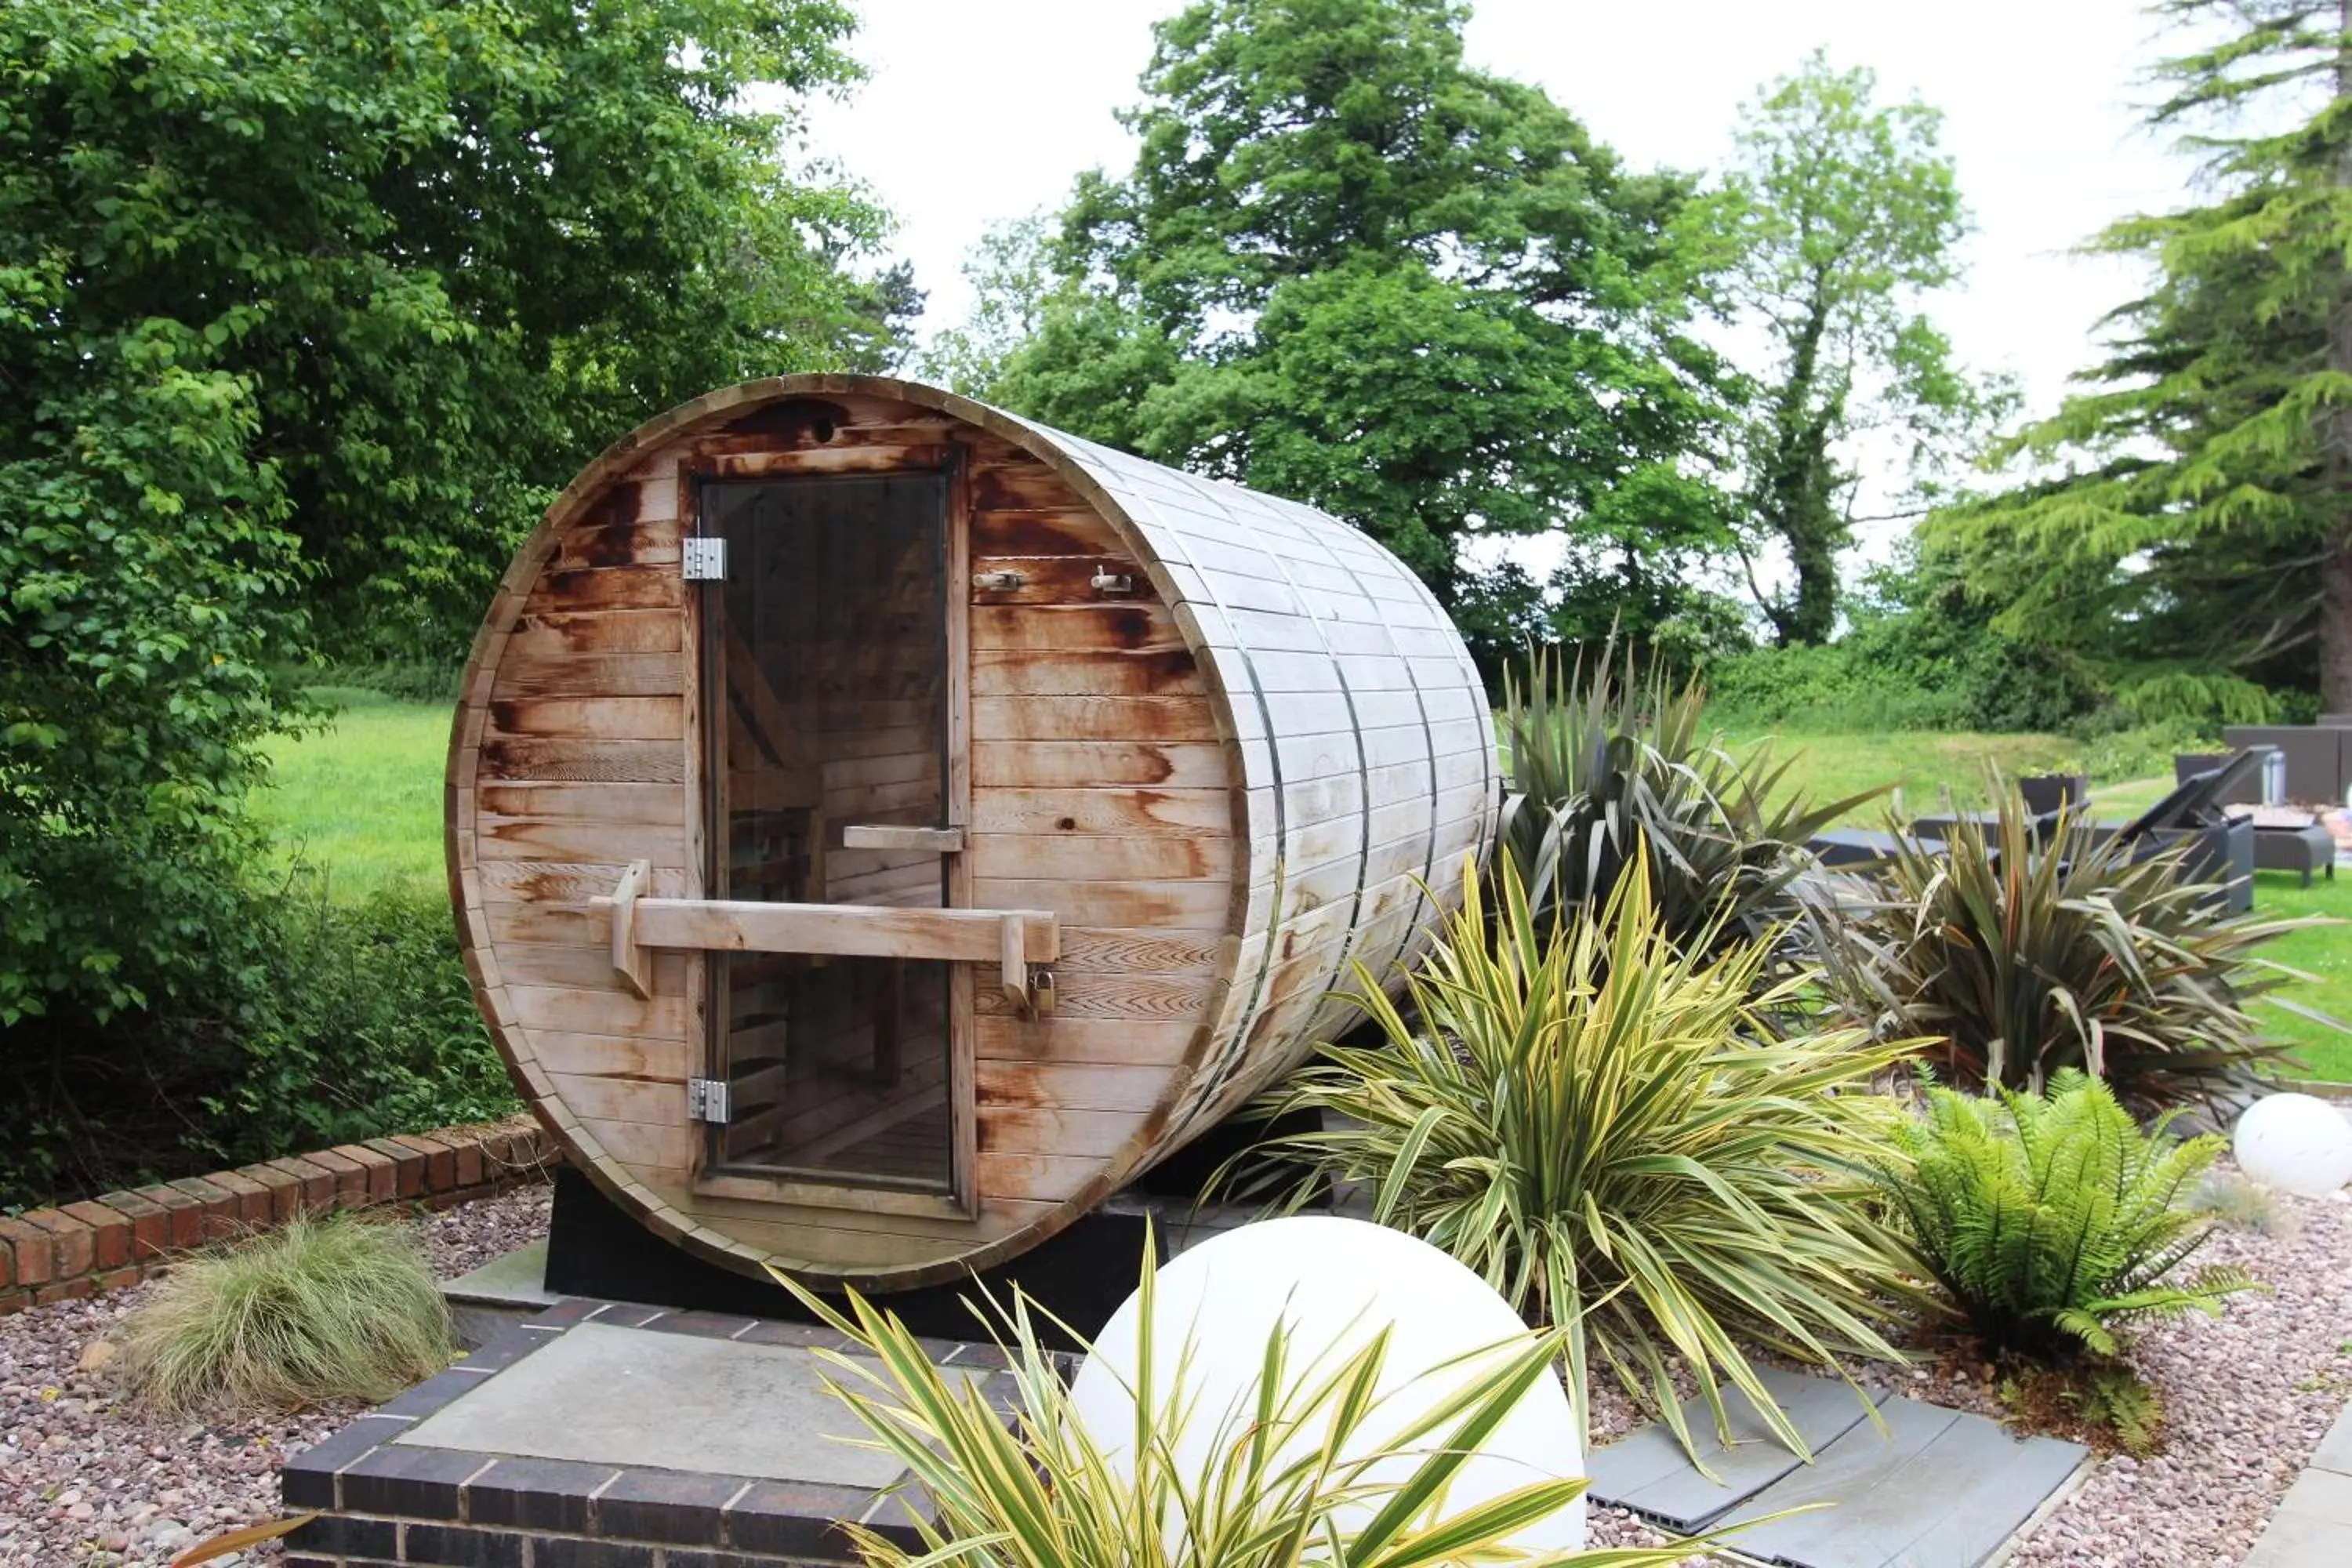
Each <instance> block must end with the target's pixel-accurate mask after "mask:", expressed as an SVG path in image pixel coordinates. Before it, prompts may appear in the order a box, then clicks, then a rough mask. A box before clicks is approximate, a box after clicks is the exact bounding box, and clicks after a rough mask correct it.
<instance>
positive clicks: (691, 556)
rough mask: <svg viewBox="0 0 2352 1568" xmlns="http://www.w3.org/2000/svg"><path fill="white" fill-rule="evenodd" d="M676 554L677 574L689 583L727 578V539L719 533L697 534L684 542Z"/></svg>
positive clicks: (710, 581) (712, 581) (724, 579)
mask: <svg viewBox="0 0 2352 1568" xmlns="http://www.w3.org/2000/svg"><path fill="white" fill-rule="evenodd" d="M685 546H686V547H685V550H684V551H683V552H681V553H680V555H679V556H678V565H679V574H680V575H682V576H684V577H685V579H686V580H687V581H688V582H689V583H723V582H725V581H726V580H727V541H726V539H725V538H724V537H723V536H719V535H708V536H706V535H701V534H697V535H695V536H693V537H691V538H689V539H688V540H686V541H685Z"/></svg>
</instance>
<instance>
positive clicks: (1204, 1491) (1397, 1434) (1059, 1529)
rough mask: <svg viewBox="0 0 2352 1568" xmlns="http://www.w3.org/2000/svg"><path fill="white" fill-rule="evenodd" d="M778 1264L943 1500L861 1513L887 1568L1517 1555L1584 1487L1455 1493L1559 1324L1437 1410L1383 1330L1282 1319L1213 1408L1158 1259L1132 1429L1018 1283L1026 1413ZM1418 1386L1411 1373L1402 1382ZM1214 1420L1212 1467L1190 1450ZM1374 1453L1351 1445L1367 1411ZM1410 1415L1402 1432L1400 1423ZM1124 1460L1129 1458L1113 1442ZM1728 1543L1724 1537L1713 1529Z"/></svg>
mask: <svg viewBox="0 0 2352 1568" xmlns="http://www.w3.org/2000/svg"><path fill="white" fill-rule="evenodd" d="M776 1278H777V1279H779V1280H780V1281H782V1283H783V1284H784V1285H785V1286H787V1287H788V1288H790V1289H793V1292H794V1293H795V1294H796V1295H798V1296H799V1297H800V1299H801V1300H803V1302H804V1303H806V1304H807V1305H808V1306H810V1307H811V1308H812V1309H814V1310H815V1311H816V1312H817V1313H819V1314H820V1315H821V1316H822V1317H824V1320H825V1321H827V1322H829V1323H830V1324H831V1325H832V1326H833V1327H834V1328H835V1329H836V1330H837V1331H840V1332H842V1333H843V1334H845V1336H847V1337H848V1339H849V1340H850V1341H851V1342H852V1347H851V1348H852V1349H853V1350H854V1351H855V1352H857V1353H855V1354H850V1355H841V1354H835V1353H834V1352H829V1351H820V1352H817V1353H818V1354H819V1355H820V1356H821V1357H823V1358H824V1361H825V1362H826V1363H829V1365H830V1367H831V1369H832V1371H833V1372H834V1373H836V1374H837V1379H836V1381H835V1383H834V1389H835V1393H836V1394H838V1395H839V1396H840V1397H841V1398H842V1400H843V1401H844V1402H845V1404H846V1405H848V1406H849V1408H850V1410H851V1411H852V1412H854V1413H855V1414H856V1417H857V1419H858V1420H859V1422H860V1423H861V1424H862V1425H863V1426H865V1427H866V1432H867V1433H868V1434H869V1436H868V1437H867V1439H866V1442H867V1443H868V1444H869V1446H871V1447H876V1448H878V1449H880V1450H881V1451H883V1452H885V1453H887V1454H888V1455H890V1456H891V1457H892V1458H894V1459H895V1460H896V1461H897V1462H898V1463H899V1464H900V1465H903V1466H904V1467H905V1468H906V1469H907V1471H908V1475H909V1476H910V1477H911V1478H912V1479H913V1480H914V1481H915V1482H916V1483H918V1484H919V1486H920V1487H921V1489H922V1491H923V1493H924V1495H925V1497H926V1498H927V1499H928V1500H929V1502H930V1504H931V1507H930V1508H929V1509H928V1510H924V1509H916V1510H909V1511H910V1512H912V1513H913V1515H914V1518H915V1525H914V1530H915V1533H916V1535H917V1537H918V1538H919V1540H920V1542H921V1546H920V1548H919V1549H917V1548H913V1547H909V1546H906V1545H902V1544H901V1543H900V1542H898V1541H894V1540H892V1539H891V1538H890V1537H888V1536H885V1535H882V1534H880V1533H878V1532H877V1531H874V1530H872V1529H869V1528H867V1527H866V1526H865V1525H862V1524H855V1523H851V1524H845V1525H844V1526H843V1529H844V1530H845V1531H846V1532H847V1533H848V1535H849V1537H850V1539H851V1541H852V1542H854V1543H855V1545H856V1549H857V1552H858V1555H859V1557H860V1558H861V1559H862V1560H863V1561H864V1562H865V1563H867V1564H869V1565H870V1568H919V1565H924V1568H928V1565H929V1564H948V1565H952V1568H1299V1564H1301V1563H1313V1564H1316V1565H1318V1568H1417V1565H1419V1564H1423V1563H1481V1562H1497V1561H1504V1560H1506V1558H1507V1553H1506V1552H1502V1551H1501V1550H1499V1549H1498V1543H1499V1542H1502V1541H1504V1540H1506V1539H1507V1538H1508V1537H1509V1536H1511V1535H1512V1534H1514V1533H1515V1532H1517V1531H1519V1530H1521V1529H1523V1528H1525V1527H1526V1526H1527V1525H1528V1524H1530V1523H1532V1522H1534V1521H1537V1520H1539V1519H1543V1518H1546V1517H1548V1516H1549V1515H1550V1514H1552V1513H1554V1512H1556V1511H1558V1510H1560V1509H1562V1508H1566V1507H1568V1506H1570V1505H1571V1504H1573V1503H1574V1502H1575V1501H1576V1500H1577V1499H1578V1498H1580V1497H1581V1496H1582V1495H1583V1493H1584V1490H1585V1489H1586V1487H1587V1486H1588V1485H1589V1483H1588V1482H1586V1481H1585V1480H1583V1479H1566V1480H1537V1481H1532V1482H1530V1483H1528V1485H1526V1486H1523V1487H1520V1488H1517V1489H1515V1490H1513V1491H1510V1492H1507V1493H1505V1494H1503V1495H1502V1496H1500V1497H1496V1498H1493V1499H1490V1500H1486V1501H1484V1502H1480V1503H1475V1504H1470V1505H1466V1506H1459V1507H1456V1506H1452V1505H1449V1503H1448V1501H1447V1499H1446V1489H1447V1487H1448V1485H1449V1484H1450V1483H1451V1481H1452V1480H1453V1479H1454V1476H1455V1474H1456V1472H1457V1471H1459V1469H1460V1468H1461V1467H1462V1465H1463V1464H1464V1463H1465V1461H1466V1460H1467V1459H1469V1458H1471V1457H1472V1456H1473V1455H1474V1454H1475V1451H1476V1450H1477V1447H1478V1446H1479V1443H1480V1441H1481V1439H1482V1438H1483V1437H1484V1436H1485V1435H1486V1433H1488V1432H1490V1431H1492V1430H1493V1429H1494V1427H1495V1426H1496V1425H1498V1424H1499V1423H1500V1422H1501V1420H1502V1418H1503V1417H1504V1416H1505V1415H1507V1414H1508V1413H1509V1411H1510V1410H1511V1408H1512V1407H1513V1406H1514V1405H1516V1404H1517V1402H1518V1399H1519V1397H1520V1395H1521V1394H1524V1393H1525V1392H1526V1391H1527V1390H1528V1389H1529V1388H1531V1387H1533V1386H1534V1385H1535V1384H1536V1382H1537V1380H1538V1379H1540V1378H1545V1377H1549V1376H1552V1375H1553V1373H1552V1371H1551V1365H1552V1363H1553V1362H1554V1361H1555V1360H1556V1358H1557V1357H1558V1355H1559V1336H1558V1335H1557V1334H1556V1333H1553V1334H1536V1335H1530V1336H1528V1339H1527V1340H1526V1341H1525V1342H1523V1343H1522V1344H1520V1345H1519V1346H1517V1348H1516V1350H1513V1349H1511V1347H1497V1349H1498V1351H1503V1352H1506V1353H1503V1354H1501V1355H1498V1356H1497V1357H1496V1358H1495V1359H1493V1360H1492V1361H1491V1362H1488V1363H1482V1365H1481V1367H1480V1370H1479V1373H1478V1375H1477V1376H1476V1377H1475V1379H1474V1380H1472V1381H1471V1382H1470V1383H1469V1384H1468V1386H1467V1387H1465V1389H1464V1390H1463V1391H1462V1393H1460V1394H1458V1395H1456V1396H1454V1398H1452V1399H1449V1400H1446V1401H1444V1402H1440V1403H1437V1404H1435V1405H1434V1406H1433V1408H1432V1409H1431V1410H1429V1411H1428V1412H1427V1413H1426V1414H1423V1415H1405V1414H1404V1413H1403V1412H1398V1413H1396V1415H1391V1414H1390V1413H1389V1408H1388V1407H1389V1406H1390V1405H1391V1402H1392V1401H1393V1400H1394V1398H1395V1397H1396V1394H1395V1391H1390V1392H1386V1393H1381V1392H1376V1390H1378V1387H1379V1384H1380V1380H1381V1371H1382V1369H1383V1367H1384V1366H1385V1365H1386V1363H1387V1357H1388V1336H1387V1334H1386V1332H1385V1331H1383V1332H1381V1333H1379V1334H1376V1335H1374V1336H1372V1337H1371V1338H1370V1340H1369V1341H1368V1342H1366V1343H1365V1344H1364V1345H1363V1346H1361V1347H1360V1349H1358V1350H1356V1351H1355V1352H1353V1353H1352V1354H1350V1355H1349V1356H1348V1357H1346V1358H1345V1359H1344V1360H1341V1361H1338V1362H1337V1363H1336V1364H1334V1358H1328V1357H1326V1358H1323V1359H1322V1360H1320V1361H1317V1360H1314V1359H1311V1358H1302V1357H1301V1356H1300V1355H1299V1354H1298V1353H1297V1347H1296V1346H1294V1345H1293V1344H1292V1343H1291V1336H1290V1335H1289V1334H1288V1332H1287V1331H1286V1330H1285V1329H1284V1328H1283V1327H1282V1326H1280V1325H1276V1328H1275V1329H1274V1330H1273V1331H1272V1332H1271V1333H1269V1334H1268V1335H1267V1338H1266V1343H1265V1353H1264V1355H1263V1357H1261V1358H1260V1364H1261V1366H1262V1368H1263V1371H1262V1372H1261V1373H1260V1375H1259V1378H1258V1380H1257V1383H1256V1384H1255V1388H1254V1390H1253V1391H1252V1392H1251V1394H1250V1396H1249V1397H1247V1398H1245V1399H1244V1400H1243V1401H1242V1402H1241V1405H1240V1408H1237V1409H1235V1410H1233V1411H1230V1412H1223V1411H1210V1410H1204V1409H1202V1408H1201V1407H1200V1405H1199V1402H1198V1400H1197V1398H1195V1397H1194V1396H1193V1390H1194V1388H1195V1386H1196V1382H1195V1380H1194V1379H1193V1378H1192V1375H1191V1373H1190V1371H1189V1369H1190V1367H1191V1365H1192V1356H1191V1353H1190V1347H1189V1346H1167V1345H1158V1344H1155V1343H1154V1335H1153V1333H1152V1331H1151V1327H1150V1325H1151V1323H1152V1300H1153V1291H1152V1270H1151V1266H1150V1254H1149V1253H1147V1254H1146V1258H1145V1266H1144V1269H1143V1278H1142V1286H1141V1294H1142V1303H1141V1312H1140V1317H1139V1322H1140V1325H1141V1326H1140V1327H1139V1331H1138V1333H1137V1336H1136V1337H1137V1345H1136V1352H1137V1353H1136V1363H1137V1364H1136V1368H1135V1380H1134V1384H1133V1385H1132V1387H1131V1388H1130V1390H1129V1392H1130V1393H1132V1394H1134V1396H1135V1403H1136V1408H1137V1419H1136V1424H1135V1426H1134V1427H1133V1428H1132V1429H1131V1430H1130V1429H1122V1430H1121V1431H1119V1432H1118V1433H1107V1434H1096V1433H1091V1432H1089V1431H1088V1430H1087V1427H1086V1425H1085V1423H1084V1422H1083V1421H1082V1420H1080V1418H1079V1416H1078V1414H1077V1412H1076V1408H1075V1407H1074V1405H1073V1402H1072V1400H1071V1396H1070V1390H1069V1386H1068V1384H1066V1382H1065V1381H1064V1380H1063V1376H1062V1373H1061V1372H1060V1371H1059V1369H1058V1368H1057V1367H1056V1366H1055V1362H1054V1359H1053V1357H1052V1356H1051V1355H1050V1354H1049V1353H1048V1352H1045V1350H1044V1349H1043V1348H1042V1347H1041V1346H1040V1345H1039V1343H1038V1340H1037V1336H1036V1333H1035V1331H1034V1328H1033V1323H1032V1319H1031V1316H1030V1310H1029V1307H1028V1304H1027V1303H1026V1301H1025V1300H1023V1299H1022V1298H1021V1297H1020V1296H1018V1295H1017V1294H1016V1295H1015V1297H1014V1298H1013V1305H1012V1307H1011V1308H1010V1309H1009V1310H1002V1309H1000V1310H997V1311H996V1312H995V1314H994V1316H995V1319H996V1321H997V1323H998V1324H999V1325H1001V1327H1000V1329H999V1334H998V1337H999V1340H1000V1342H1002V1343H1003V1344H1004V1345H1005V1347H1006V1349H1007V1351H1008V1352H1009V1354H1008V1359H1009V1361H1010V1362H1011V1365H1012V1376H1013V1384H1014V1394H1013V1420H1012V1421H1010V1422H1008V1421H1006V1420H1005V1419H1004V1418H1003V1416H1002V1415H999V1414H998V1413H997V1411H996V1410H995V1409H994V1408H992V1406H991V1405H990V1404H989V1403H988V1402H987V1400H985V1399H984V1398H982V1396H981V1395H980V1394H978V1393H977V1392H976V1391H974V1390H972V1389H971V1388H969V1387H967V1386H966V1385H965V1384H963V1383H962V1382H961V1380H960V1379H956V1380H951V1379H950V1376H949V1375H948V1374H944V1373H941V1372H940V1370H939V1368H938V1367H936V1366H935V1365H933V1364H932V1361H931V1357H930V1355H929V1352H926V1351H925V1350H924V1348H923V1345H922V1342H920V1341H919V1340H917V1339H916V1338H915V1336H914V1335H913V1334H912V1333H910V1332H908V1330H907V1327H906V1325H905V1324H904V1323H902V1322H900V1321H898V1317H897V1316H896V1315H895V1314H893V1313H889V1312H886V1311H883V1310H879V1309H877V1308H876V1307H875V1306H874V1305H873V1304H872V1303H870V1302H868V1301H867V1300H865V1299H864V1298H863V1297H861V1296H859V1295H857V1294H856V1292H854V1291H853V1292H851V1293H850V1295H849V1315H847V1316H844V1315H843V1314H842V1313H839V1312H836V1311H835V1310H833V1309H832V1308H831V1307H829V1306H827V1305H826V1304H825V1303H824V1301H823V1300H821V1299H819V1298H817V1297H815V1296H813V1295H810V1294H808V1293H807V1292H806V1291H804V1290H803V1289H801V1288H800V1286H799V1285H798V1284H797V1283H796V1282H795V1281H794V1280H793V1279H791V1278H789V1277H788V1276H786V1275H784V1274H782V1273H777V1274H776ZM1403 1387H1404V1388H1405V1389H1407V1390H1409V1389H1411V1387H1412V1384H1404V1385H1403ZM1211 1419H1214V1420H1215V1421H1216V1422H1217V1423H1218V1424H1217V1426H1215V1427H1214V1428H1213V1436H1211V1437H1210V1438H1209V1440H1208V1442H1207V1444H1206V1445H1205V1452H1206V1454H1207V1456H1208V1459H1207V1462H1206V1463H1205V1464H1202V1465H1199V1466H1197V1467H1196V1466H1195V1465H1194V1464H1191V1463H1187V1462H1185V1460H1184V1459H1182V1458H1180V1457H1179V1453H1180V1450H1179V1444H1178V1438H1179V1436H1180V1434H1183V1435H1184V1436H1187V1437H1188V1438H1189V1441H1188V1442H1187V1443H1186V1444H1185V1445H1184V1448H1185V1451H1187V1452H1189V1451H1191V1450H1192V1445H1193V1444H1195V1443H1198V1442H1199V1441H1200V1437H1201V1432H1200V1427H1201V1426H1202V1423H1203V1422H1206V1421H1208V1420H1211ZM1367 1426H1370V1427H1371V1428H1372V1429H1374V1430H1381V1431H1382V1432H1383V1436H1382V1438H1381V1442H1380V1445H1379V1446H1378V1447H1373V1448H1370V1449H1369V1450H1368V1451H1367V1452H1365V1453H1363V1454H1361V1455H1360V1456H1358V1457H1355V1458H1340V1457H1339V1456H1340V1455H1341V1453H1342V1452H1343V1450H1344V1449H1345V1448H1346V1447H1348V1445H1349V1443H1350V1441H1351V1440H1352V1439H1353V1438H1354V1437H1355V1436H1356V1435H1357V1434H1358V1433H1360V1432H1362V1431H1364V1430H1365V1429H1366V1428H1367ZM1391 1427H1393V1430H1388V1428H1391ZM1115 1456H1116V1457H1115ZM1706 1539H1712V1537H1709V1538H1706ZM1691 1551H1692V1543H1691V1542H1676V1543H1675V1544H1674V1545H1672V1546H1666V1547H1659V1548H1654V1549H1651V1548H1628V1549H1619V1550H1610V1551H1592V1552H1571V1553H1569V1554H1566V1555H1563V1556H1559V1557H1553V1558H1549V1559H1547V1560H1546V1561H1547V1562H1548V1563H1553V1564H1558V1565H1559V1568H1578V1565H1580V1564H1584V1565H1589V1568H1651V1565H1656V1568H1664V1565H1665V1564H1668V1563H1677V1562H1680V1561H1681V1560H1682V1559H1683V1558H1685V1557H1686V1556H1688V1555H1689V1553H1690V1552H1691Z"/></svg>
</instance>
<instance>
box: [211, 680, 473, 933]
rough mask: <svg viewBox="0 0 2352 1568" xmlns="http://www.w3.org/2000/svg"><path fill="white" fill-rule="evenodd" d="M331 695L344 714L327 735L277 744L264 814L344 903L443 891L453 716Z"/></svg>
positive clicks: (365, 694) (370, 697) (441, 709)
mask: <svg viewBox="0 0 2352 1568" xmlns="http://www.w3.org/2000/svg"><path fill="white" fill-rule="evenodd" d="M321 695H324V696H326V697H327V698H329V699H330V700H332V701H336V702H339V703H341V704H343V705H344V707H343V711H342V712H341V714H339V715H338V716H337V717H336V719H335V721H334V722H333V724H332V726H331V728H329V729H327V730H325V731H320V732H319V733H316V734H310V735H304V736H300V737H299V738H297V739H292V740H287V739H282V738H281V739H279V740H277V741H275V742H272V743H271V744H270V747H269V754H270V759H271V762H272V764H273V766H272V767H271V770H270V784H269V787H268V788H266V789H264V790H263V791H261V793H260V794H259V795H258V796H257V805H258V809H259V812H260V815H261V816H262V817H263V818H264V819H265V820H266V821H268V823H269V824H270V826H272V827H274V828H275V829H277V831H278V837H279V839H280V841H281V843H282V845H283V847H284V848H285V850H286V852H287V854H288V855H289V857H290V856H299V857H300V858H302V859H303V860H305V861H307V862H309V863H310V865H312V866H315V867H318V868H320V869H322V870H323V871H324V872H325V873H326V875H327V887H328V891H329V892H330V893H331V895H332V896H333V897H335V898H337V899H339V900H358V899H362V898H364V897H366V896H367V895H368V894H370V893H372V892H374V891H376V890H377V889H380V888H392V887H415V888H439V887H441V886H442V885H443V870H442V858H441V770H442V768H443V766H444V764H445V763H446V760H447V757H448V753H449V710H448V709H447V708H446V707H445V706H443V705H442V704H439V703H414V702H392V701H388V700H385V699H383V698H381V697H378V696H376V695H375V694H374V693H373V692H370V691H355V690H346V689H340V688H339V689H331V690H327V691H324V692H322V693H321Z"/></svg>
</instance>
